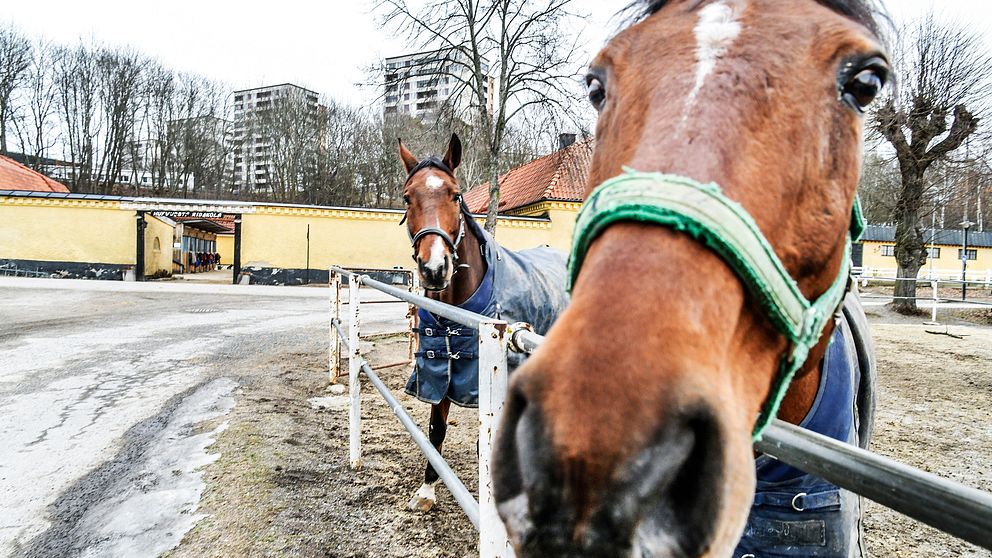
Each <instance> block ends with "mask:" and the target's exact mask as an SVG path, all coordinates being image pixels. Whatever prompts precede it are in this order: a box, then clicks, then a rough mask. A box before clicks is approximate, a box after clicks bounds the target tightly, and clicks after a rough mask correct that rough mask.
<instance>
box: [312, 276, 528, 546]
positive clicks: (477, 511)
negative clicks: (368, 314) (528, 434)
mask: <svg viewBox="0 0 992 558" xmlns="http://www.w3.org/2000/svg"><path fill="white" fill-rule="evenodd" d="M415 276H416V274H414V277H415ZM343 278H345V279H347V283H348V304H347V306H348V308H347V314H348V330H347V331H345V330H344V327H343V323H344V322H343V320H342V306H343V302H342V298H341V294H342V279H343ZM330 283H331V289H330V291H331V295H330V296H331V300H330V311H331V320H330V322H331V326H330V331H329V336H330V357H329V362H328V364H329V367H330V379H331V381H332V383H333V382H335V381H336V380H337V370H338V367H339V366H340V363H341V355H342V353H343V350H346V351H347V355H348V386H349V461H350V463H351V467H352V469H354V470H356V471H357V470H359V469H361V466H362V418H361V404H362V399H361V381H362V376H363V375H364V376H365V377H366V378H367V379H368V380H369V382H370V383H371V384H372V385H373V387H375V389H376V390H377V391H378V392H379V394H380V395H382V397H383V398H384V399H385V400H386V402H387V404H388V405H389V407H390V409H391V410H392V411H393V414H395V415H396V417H397V419H399V421H400V423H401V424H402V425H403V427H404V428H406V430H407V432H408V433H409V434H410V437H411V438H412V439H413V441H414V443H415V444H416V445H417V446H418V447H419V448H420V450H421V452H423V454H424V455H425V456H426V457H427V460H428V462H430V464H431V465H432V466H433V467H434V470H435V471H437V473H438V476H439V477H440V478H441V481H442V482H444V484H445V486H447V487H448V490H449V491H450V492H451V494H452V496H453V497H454V499H455V501H456V502H457V503H458V505H459V506H460V507H461V508H462V510H463V511H464V512H465V515H466V516H468V518H469V521H471V522H472V524H473V525H474V526H475V527H476V529H478V531H479V556H480V557H481V558H497V557H499V558H503V557H512V556H513V555H514V554H513V549H512V548H511V547H510V543H509V541H508V540H507V536H506V529H505V528H504V526H503V522H502V521H501V520H500V518H499V515H497V512H496V503H495V500H494V499H493V496H492V472H491V468H490V467H491V455H492V446H493V442H494V441H495V439H496V428H497V425H498V424H499V417H500V415H501V414H502V411H503V403H504V399H505V396H506V391H507V367H506V352H507V324H506V322H504V321H502V320H494V319H492V318H488V317H486V316H481V315H479V314H474V313H472V312H467V311H465V310H462V309H460V308H456V307H453V306H448V305H447V304H443V303H441V302H438V301H435V300H431V299H428V298H424V297H421V296H418V295H416V294H414V292H413V291H414V290H415V289H416V280H415V279H414V280H413V281H411V286H410V288H409V289H407V290H403V289H399V288H397V287H394V286H392V285H386V284H385V283H381V282H379V281H375V280H373V279H371V278H370V277H368V276H365V275H359V274H357V273H352V272H349V271H346V270H344V269H342V268H338V267H333V268H331V269H330ZM362 286H366V287H371V288H373V289H376V290H378V291H379V292H382V293H385V294H388V295H391V296H393V297H395V298H396V299H398V300H399V301H405V302H407V303H409V304H410V305H411V311H410V316H411V318H410V319H411V326H412V325H414V321H415V318H414V317H415V316H416V312H415V309H414V307H413V305H416V306H418V307H422V308H424V309H426V310H428V311H430V312H432V313H433V314H436V315H439V316H442V317H444V318H447V319H449V320H452V321H454V322H457V323H459V324H462V325H464V326H466V327H471V328H474V329H477V330H478V331H479V500H478V501H476V500H475V498H474V497H473V496H472V493H471V492H470V491H469V490H468V489H467V488H466V487H465V484H464V483H463V482H462V481H461V480H460V479H459V478H458V477H457V476H456V475H455V473H454V471H452V470H451V467H450V466H449V465H448V463H447V462H446V461H445V460H444V457H442V456H441V454H440V453H439V452H438V451H437V450H436V449H435V448H434V446H433V445H432V444H431V443H430V440H429V439H428V437H427V435H426V434H424V432H423V431H422V430H421V429H420V428H419V427H418V426H417V424H416V422H415V421H414V420H413V417H411V416H410V414H409V413H407V412H406V409H405V408H404V407H403V405H402V404H401V403H400V402H399V401H398V400H397V399H396V397H395V396H394V395H393V394H392V392H390V391H389V389H388V388H387V387H386V385H385V384H384V383H383V382H382V380H381V379H380V378H379V376H378V375H377V374H376V372H375V370H374V369H373V367H372V366H370V365H369V363H368V362H366V361H365V360H364V359H363V358H362V355H361V349H360V342H361V304H362V300H361V298H362V295H361V287H362ZM379 302H381V301H379ZM366 304H368V302H367V303H366ZM344 339H347V342H344V341H343V340H344ZM410 354H411V359H412V357H413V346H412V345H411V350H410Z"/></svg>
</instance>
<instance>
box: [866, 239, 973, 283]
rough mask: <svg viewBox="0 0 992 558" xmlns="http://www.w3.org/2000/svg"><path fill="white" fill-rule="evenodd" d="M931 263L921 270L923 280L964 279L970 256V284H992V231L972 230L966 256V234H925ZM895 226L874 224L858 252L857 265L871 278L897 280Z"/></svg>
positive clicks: (928, 262)
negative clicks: (963, 271)
mask: <svg viewBox="0 0 992 558" xmlns="http://www.w3.org/2000/svg"><path fill="white" fill-rule="evenodd" d="M924 240H926V247H927V256H928V259H927V263H925V264H923V267H922V268H920V275H919V276H920V277H923V278H929V277H931V276H933V277H936V278H939V279H949V280H960V279H961V273H962V261H961V258H962V255H966V256H967V268H968V271H967V278H968V280H969V281H982V282H992V232H982V231H974V230H969V231H968V249H967V253H966V254H965V253H964V241H965V238H964V231H963V230H960V229H957V230H955V229H938V230H936V231H935V234H931V233H930V231H929V230H928V231H925V232H924ZM895 245H896V243H895V227H893V226H875V225H871V226H869V227H868V228H867V229H866V230H865V234H864V237H863V238H862V242H861V243H860V246H858V245H856V246H855V250H854V252H855V253H854V263H855V266H859V267H861V268H863V273H864V274H865V275H866V276H869V277H895V276H896V269H897V267H898V266H897V264H896V258H895Z"/></svg>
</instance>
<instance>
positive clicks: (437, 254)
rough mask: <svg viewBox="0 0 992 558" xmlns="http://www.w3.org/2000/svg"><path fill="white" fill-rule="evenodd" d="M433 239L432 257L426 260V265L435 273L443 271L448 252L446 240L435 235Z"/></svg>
mask: <svg viewBox="0 0 992 558" xmlns="http://www.w3.org/2000/svg"><path fill="white" fill-rule="evenodd" d="M430 240H431V257H430V259H428V260H427V261H426V262H424V267H426V268H427V269H429V270H431V271H432V272H434V273H438V272H440V271H441V267H442V266H443V265H444V264H445V263H446V262H447V258H448V252H447V251H446V250H445V245H444V241H443V240H441V237H440V236H435V237H433V238H431V239H430Z"/></svg>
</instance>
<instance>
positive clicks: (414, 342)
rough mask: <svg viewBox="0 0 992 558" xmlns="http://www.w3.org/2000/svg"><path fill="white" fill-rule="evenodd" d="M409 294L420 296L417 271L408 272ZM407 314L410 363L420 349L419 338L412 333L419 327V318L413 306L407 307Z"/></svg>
mask: <svg viewBox="0 0 992 558" xmlns="http://www.w3.org/2000/svg"><path fill="white" fill-rule="evenodd" d="M410 293H411V294H415V295H419V294H420V274H419V273H418V272H417V270H413V271H411V272H410ZM408 312H409V313H410V350H409V353H410V354H409V359H410V362H413V361H414V358H416V353H417V351H418V350H420V347H419V346H418V345H419V339H420V338H419V337H417V333H416V332H415V331H414V329H416V328H417V327H419V326H420V317H419V316H418V315H417V307H416V306H414V305H413V304H410V305H409V308H408Z"/></svg>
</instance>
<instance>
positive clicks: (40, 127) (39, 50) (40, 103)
mask: <svg viewBox="0 0 992 558" xmlns="http://www.w3.org/2000/svg"><path fill="white" fill-rule="evenodd" d="M54 58H55V51H54V49H53V47H52V46H51V45H50V44H49V43H47V42H44V41H38V42H37V43H36V44H35V45H34V49H33V56H32V58H31V65H30V67H29V68H28V72H27V76H26V78H25V80H24V83H23V90H24V102H23V106H22V111H21V115H20V118H18V119H15V121H14V122H15V126H16V127H17V136H18V140H19V144H20V146H19V149H20V151H21V152H22V153H23V154H24V157H25V161H26V163H27V165H28V166H30V167H31V168H33V169H35V170H38V171H40V170H42V169H43V168H44V161H45V160H46V159H47V158H48V155H49V149H51V148H52V147H54V146H55V144H56V142H57V141H58V139H59V133H58V126H57V122H56V121H55V116H56V112H57V108H56V101H55V98H56V94H55V83H54V76H53V72H52V65H53V64H54V61H55V60H54Z"/></svg>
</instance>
